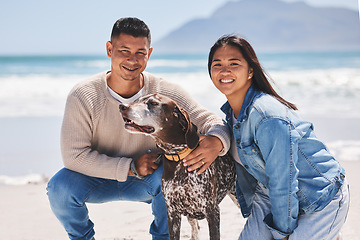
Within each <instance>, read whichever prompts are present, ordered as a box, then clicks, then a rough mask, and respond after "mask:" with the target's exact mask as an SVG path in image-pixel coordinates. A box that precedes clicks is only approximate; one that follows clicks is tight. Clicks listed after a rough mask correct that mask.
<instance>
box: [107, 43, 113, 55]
mask: <svg viewBox="0 0 360 240" xmlns="http://www.w3.org/2000/svg"><path fill="white" fill-rule="evenodd" d="M106 54H107V56H108V57H109V58H111V54H112V43H111V42H110V41H107V42H106Z"/></svg>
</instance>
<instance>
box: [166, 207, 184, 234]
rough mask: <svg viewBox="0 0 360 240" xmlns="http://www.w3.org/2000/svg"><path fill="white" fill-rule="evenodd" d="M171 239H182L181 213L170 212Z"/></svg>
mask: <svg viewBox="0 0 360 240" xmlns="http://www.w3.org/2000/svg"><path fill="white" fill-rule="evenodd" d="M168 225H169V239H170V240H180V227H181V215H180V214H179V213H177V212H168Z"/></svg>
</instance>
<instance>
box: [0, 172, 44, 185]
mask: <svg viewBox="0 0 360 240" xmlns="http://www.w3.org/2000/svg"><path fill="white" fill-rule="evenodd" d="M48 181H49V178H48V177H46V176H45V175H42V174H29V175H25V176H17V177H10V176H5V175H0V184H4V185H25V184H41V183H46V182H48Z"/></svg>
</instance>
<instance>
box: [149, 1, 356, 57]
mask: <svg viewBox="0 0 360 240" xmlns="http://www.w3.org/2000/svg"><path fill="white" fill-rule="evenodd" d="M229 33H237V34H239V35H241V36H243V37H245V38H246V39H247V40H249V41H250V43H251V44H252V45H253V47H254V48H255V50H256V51H306V50H352V49H357V50H359V49H360V21H359V14H358V12H357V11H354V10H348V9H344V8H330V7H327V8H320V7H311V6H309V5H307V4H306V3H304V2H295V3H286V2H282V1H280V0H239V1H236V2H228V3H226V4H225V5H223V6H222V7H220V8H219V9H217V10H216V11H215V12H214V13H213V14H212V15H211V16H210V17H209V18H204V19H195V20H192V21H190V22H188V23H186V24H184V25H183V26H181V27H180V28H178V29H177V30H175V31H173V32H171V33H169V34H168V35H167V36H165V37H164V38H162V39H160V40H159V41H157V42H155V43H154V47H155V48H156V52H157V53H189V52H193V53H207V52H208V51H209V49H210V47H211V46H212V45H213V43H214V42H215V41H216V40H217V39H218V38H219V37H220V36H222V35H224V34H229Z"/></svg>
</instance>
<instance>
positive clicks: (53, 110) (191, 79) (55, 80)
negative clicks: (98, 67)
mask: <svg viewBox="0 0 360 240" xmlns="http://www.w3.org/2000/svg"><path fill="white" fill-rule="evenodd" d="M156 75H157V76H161V77H163V78H165V79H167V80H169V81H172V82H174V83H177V84H179V85H180V86H182V87H183V88H185V89H186V90H187V91H188V92H189V93H190V94H191V95H192V96H193V97H194V98H195V99H197V100H198V101H199V102H201V103H204V105H206V106H207V107H209V108H210V109H211V110H213V111H215V110H216V111H217V109H218V108H219V104H221V103H222V102H224V97H223V96H222V94H221V93H220V92H219V91H218V90H217V89H216V88H215V87H214V86H213V84H212V82H211V79H210V78H209V75H208V73H207V72H206V71H202V72H191V73H187V72H184V73H181V72H173V73H166V72H164V73H161V72H160V73H158V74H156ZM269 75H270V76H271V77H272V79H274V87H275V89H276V90H277V91H278V92H279V93H280V95H282V96H283V97H284V98H285V99H287V100H289V101H291V102H294V103H295V104H297V105H298V106H299V108H300V109H301V111H303V112H304V113H306V114H311V113H316V114H329V115H331V114H332V113H333V112H336V113H338V114H339V115H340V116H343V117H360V111H354V110H353V109H356V108H357V109H359V108H360V69H345V68H341V69H331V70H324V69H318V70H302V71H299V70H294V71H290V70H287V71H272V72H270V73H269ZM88 76H89V75H70V74H69V75H66V74H65V75H49V74H31V75H25V76H20V75H11V76H7V77H4V76H3V77H0V117H7V116H61V115H62V114H63V110H64V106H65V100H66V96H67V94H68V92H69V91H70V89H71V88H72V87H73V86H74V85H75V84H76V83H77V82H79V81H81V80H84V79H86V78H87V77H88Z"/></svg>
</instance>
